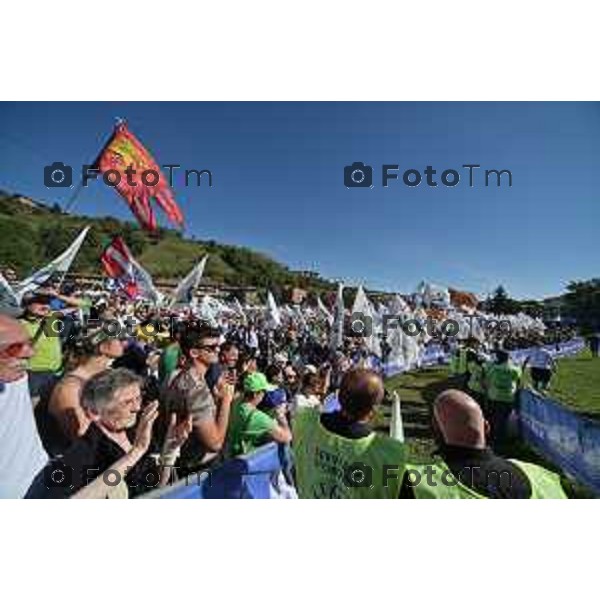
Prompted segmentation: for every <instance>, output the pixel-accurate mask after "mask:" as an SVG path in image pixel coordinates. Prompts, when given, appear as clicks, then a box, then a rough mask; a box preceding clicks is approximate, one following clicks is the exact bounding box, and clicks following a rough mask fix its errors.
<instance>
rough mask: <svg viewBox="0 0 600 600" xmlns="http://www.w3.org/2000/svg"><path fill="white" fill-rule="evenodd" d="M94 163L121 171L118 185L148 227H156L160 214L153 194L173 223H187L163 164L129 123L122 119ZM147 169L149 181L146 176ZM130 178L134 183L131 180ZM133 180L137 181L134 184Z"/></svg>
mask: <svg viewBox="0 0 600 600" xmlns="http://www.w3.org/2000/svg"><path fill="white" fill-rule="evenodd" d="M94 167H95V168H97V169H98V170H99V171H100V172H101V173H106V172H107V171H109V170H114V171H117V172H118V173H119V175H120V180H119V182H118V184H117V185H116V186H115V189H116V190H117V191H118V192H119V194H121V196H123V198H125V200H127V203H128V204H129V207H130V208H131V210H132V211H133V214H134V215H135V217H136V219H137V220H138V222H139V223H140V225H141V226H142V227H144V228H145V229H149V230H150V231H154V230H156V215H155V214H154V211H153V209H152V205H151V203H150V201H151V200H152V199H153V198H154V200H155V201H156V202H157V203H158V205H159V206H160V207H161V208H162V209H163V210H164V211H165V214H166V215H167V217H168V218H169V220H170V221H171V222H172V223H174V224H175V225H178V226H182V225H183V215H182V213H181V210H180V208H179V206H177V203H176V202H175V199H174V197H173V191H172V190H171V188H170V187H169V184H168V183H167V180H166V179H165V176H164V175H163V173H162V172H161V170H160V167H159V166H158V165H157V164H156V162H155V161H154V159H153V158H152V156H151V155H150V153H149V152H148V151H147V150H146V148H144V146H142V144H141V143H140V142H139V140H137V139H136V137H135V136H134V135H133V134H132V133H131V132H130V131H129V130H128V129H127V126H126V125H125V123H119V124H118V125H117V126H116V127H115V131H114V133H113V135H112V137H111V138H110V140H109V141H108V143H107V144H106V146H104V148H103V150H102V152H101V153H100V156H99V157H98V158H97V160H96V163H95V165H94ZM130 168H131V169H130ZM126 169H127V170H129V174H127V173H126V172H125V171H126ZM132 170H133V171H135V173H133V172H132ZM144 171H145V172H146V175H145V179H146V182H144V180H143V178H142V173H143V172H144ZM149 171H154V173H156V174H157V175H158V181H155V180H156V175H154V173H149ZM128 178H129V181H130V182H131V184H130V183H128ZM109 179H110V180H111V181H115V180H116V175H115V174H114V173H112V174H111V175H110V176H109ZM133 183H134V184H135V185H132V184H133ZM149 184H153V185H149Z"/></svg>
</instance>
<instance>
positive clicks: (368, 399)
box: [293, 369, 405, 498]
mask: <svg viewBox="0 0 600 600" xmlns="http://www.w3.org/2000/svg"><path fill="white" fill-rule="evenodd" d="M383 395H384V388H383V381H382V380H381V377H379V375H377V374H376V373H375V372H374V371H371V370H369V369H353V370H351V371H348V372H346V373H345V375H344V376H343V378H342V381H341V383H340V389H339V393H338V399H339V404H340V407H341V409H340V410H339V411H336V412H333V413H329V414H320V411H319V409H318V408H300V409H299V410H298V411H297V412H296V415H295V417H294V421H293V439H294V442H293V451H294V464H295V466H296V486H297V488H298V494H299V496H300V498H397V497H398V493H399V491H400V483H401V481H402V478H403V475H404V469H405V466H404V464H405V446H404V444H402V443H400V442H398V441H397V440H394V439H391V438H389V437H387V436H384V435H380V434H378V433H375V432H373V431H372V429H371V427H370V425H369V422H370V421H371V419H372V418H373V416H374V414H375V409H376V407H377V405H378V404H379V403H380V402H381V401H382V399H383Z"/></svg>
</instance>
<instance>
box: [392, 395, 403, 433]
mask: <svg viewBox="0 0 600 600" xmlns="http://www.w3.org/2000/svg"><path fill="white" fill-rule="evenodd" d="M390 437H391V438H392V439H394V440H398V441H399V442H404V423H403V422H402V411H401V410H400V396H399V395H398V392H397V391H396V390H394V391H393V392H392V419H391V421H390Z"/></svg>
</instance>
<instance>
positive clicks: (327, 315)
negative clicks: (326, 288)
mask: <svg viewBox="0 0 600 600" xmlns="http://www.w3.org/2000/svg"><path fill="white" fill-rule="evenodd" d="M317 306H318V307H319V310H320V311H321V312H322V313H323V315H324V316H325V319H326V320H327V322H328V323H329V327H331V326H332V325H333V315H332V314H331V313H330V312H329V311H328V310H327V308H326V306H325V305H324V304H323V301H322V300H321V296H317Z"/></svg>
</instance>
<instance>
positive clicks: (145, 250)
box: [0, 191, 333, 294]
mask: <svg viewBox="0 0 600 600" xmlns="http://www.w3.org/2000/svg"><path fill="white" fill-rule="evenodd" d="M86 225H90V226H91V230H90V232H89V233H88V236H87V238H86V240H85V242H84V244H83V246H82V247H81V250H80V252H79V254H78V256H77V258H76V259H75V262H74V264H73V267H72V271H73V272H77V273H81V274H100V271H101V267H100V262H99V257H100V254H101V252H102V249H103V248H104V246H105V245H106V244H107V243H109V242H110V240H111V238H112V236H114V235H117V234H118V235H121V236H122V237H123V239H124V240H125V242H126V243H127V245H128V246H129V248H130V249H131V251H132V253H133V254H134V256H135V257H136V259H137V260H138V261H139V262H140V263H141V264H142V265H143V266H144V267H145V268H146V269H148V271H149V272H150V273H151V274H152V276H153V277H155V278H158V279H178V278H180V277H181V276H183V275H185V273H187V272H188V271H189V270H190V269H191V268H192V266H193V265H194V263H195V262H197V261H198V259H199V258H200V257H201V256H202V255H203V254H204V253H206V252H208V253H210V260H209V261H208V263H207V267H206V272H205V276H206V278H207V279H208V280H210V281H211V282H214V283H217V284H226V285H236V286H255V287H258V288H265V287H269V288H270V289H272V290H273V292H274V293H275V294H280V293H281V292H282V291H283V289H284V288H286V287H290V286H298V287H302V288H305V289H309V290H311V291H317V292H322V291H325V290H331V289H333V284H332V283H331V282H328V281H327V280H325V279H323V278H321V277H319V276H317V275H310V276H308V275H306V276H305V275H303V274H300V273H295V272H292V271H290V269H288V267H286V266H285V265H282V264H280V263H278V262H276V261H275V260H273V259H271V258H269V257H268V256H265V255H263V254H261V253H258V252H254V251H252V250H250V249H248V248H243V247H237V246H229V245H224V244H218V243H216V242H214V241H208V240H207V241H204V240H190V239H185V238H183V237H182V235H181V233H180V232H179V231H175V230H172V229H159V230H158V232H157V233H156V234H149V233H147V232H145V231H143V230H141V229H140V228H139V227H138V226H137V224H135V223H133V222H129V221H119V220H117V219H114V218H111V217H104V218H92V217H85V216H81V215H71V214H63V213H62V211H61V209H60V207H59V206H57V205H55V206H54V207H49V206H46V205H44V204H41V203H38V202H36V201H33V200H31V199H29V198H24V197H22V196H20V195H15V194H8V193H6V192H2V191H0V265H1V266H3V267H4V268H6V267H10V268H12V269H14V270H15V271H16V273H17V276H18V277H19V278H21V277H25V276H26V275H28V274H29V273H31V271H32V270H34V269H36V268H39V267H41V266H42V265H44V264H45V263H47V262H48V261H50V260H52V259H53V258H55V257H56V256H57V255H58V254H60V253H61V252H62V251H63V250H65V249H66V248H67V247H68V245H69V244H70V243H71V242H72V241H73V239H74V238H75V237H76V235H77V233H78V232H79V231H81V229H82V228H83V227H84V226H86Z"/></svg>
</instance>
